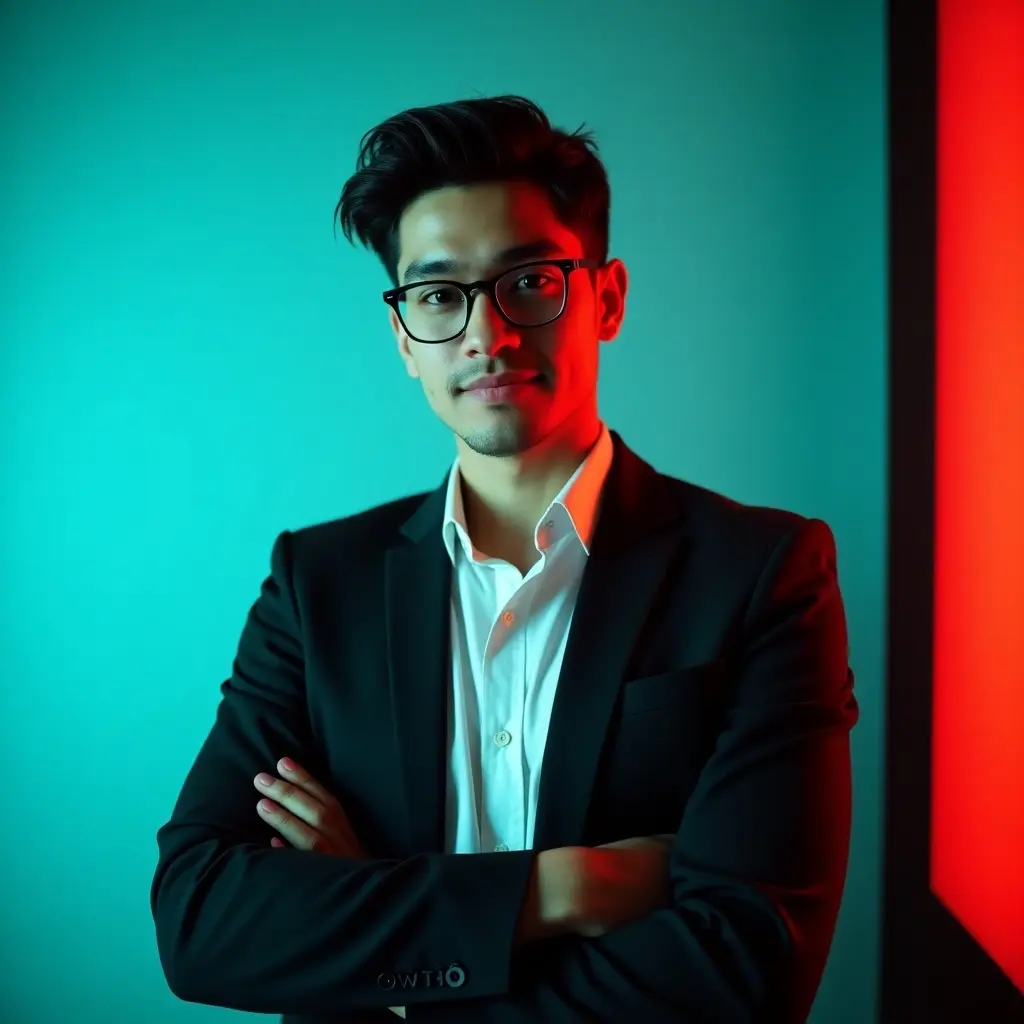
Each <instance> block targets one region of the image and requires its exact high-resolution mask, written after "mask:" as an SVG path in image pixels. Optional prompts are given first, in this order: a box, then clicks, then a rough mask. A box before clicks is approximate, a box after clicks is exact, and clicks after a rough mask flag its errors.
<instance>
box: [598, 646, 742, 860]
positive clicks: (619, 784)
mask: <svg viewBox="0 0 1024 1024" xmlns="http://www.w3.org/2000/svg"><path fill="white" fill-rule="evenodd" d="M724 677H725V672H724V666H723V665H722V664H721V663H720V662H709V663H707V664H701V665H696V666H692V667H687V668H683V669H676V670H675V671H672V672H664V673H661V674H659V675H656V676H646V677H644V678H642V679H633V680H630V681H629V682H626V683H623V685H622V687H621V689H620V691H619V702H618V709H617V714H616V715H615V716H614V718H613V724H612V727H611V730H610V733H609V736H608V743H607V745H606V748H605V752H604V757H603V758H602V766H601V770H600V772H599V775H598V779H597V786H596V789H595V795H594V818H593V819H592V823H593V827H594V829H595V832H594V834H595V835H597V836H610V837H611V838H619V839H621V838H622V837H623V836H640V835H654V834H656V833H660V832H674V831H675V830H676V829H677V828H678V826H679V821H680V818H681V816H682V813H683V809H684V808H685V806H686V802H687V800H688V799H689V795H690V793H691V792H692V791H693V787H694V785H696V782H697V779H698V777H699V775H700V772H701V769H702V768H703V766H704V764H705V762H706V761H707V758H708V756H709V755H710V753H711V751H712V750H713V748H714V745H715V739H716V737H717V734H718V731H719V729H720V728H721V714H720V710H721V709H722V705H723V696H724V692H725V691H724V687H725V678H724ZM605 841H607V839H604V838H602V839H599V840H597V842H605Z"/></svg>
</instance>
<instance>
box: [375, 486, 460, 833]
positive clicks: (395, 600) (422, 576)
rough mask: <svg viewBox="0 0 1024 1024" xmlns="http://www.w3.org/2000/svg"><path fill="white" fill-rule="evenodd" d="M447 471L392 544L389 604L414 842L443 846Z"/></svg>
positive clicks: (395, 704)
mask: <svg viewBox="0 0 1024 1024" xmlns="http://www.w3.org/2000/svg"><path fill="white" fill-rule="evenodd" d="M446 486H447V478H446V479H445V482H444V483H443V484H442V486H441V487H440V488H439V489H438V490H436V491H434V492H433V493H431V494H430V495H428V496H427V498H426V499H425V500H424V501H423V503H422V504H421V505H420V506H419V508H418V509H417V510H416V512H415V513H414V514H413V515H412V517H411V518H410V519H409V520H408V521H407V522H406V523H405V524H404V526H403V527H402V533H403V534H404V536H405V538H406V539H405V540H404V541H403V542H400V543H399V544H397V545H396V546H395V547H392V548H390V549H389V550H388V553H387V559H386V567H385V574H386V580H385V606H386V633H387V646H388V664H389V667H390V689H391V708H392V714H393V723H394V730H395V735H394V740H395V748H394V749H395V750H396V751H397V754H398V758H399V765H400V769H401V775H402V778H403V780H404V783H405V787H404V788H405V794H406V811H407V815H408V819H407V820H408V841H409V849H410V850H411V851H413V852H417V853H418V852H421V851H432V852H438V853H440V852H443V850H444V821H445V806H444V805H445V793H446V790H447V775H446V772H447V760H446V751H445V745H446V741H447V732H448V714H447V712H448V678H449V675H448V668H449V666H448V659H449V634H450V631H451V618H450V597H451V572H452V567H451V560H450V559H449V557H448V552H447V551H446V550H445V546H444V541H443V538H442V536H441V522H442V520H443V518H444V501H445V490H446Z"/></svg>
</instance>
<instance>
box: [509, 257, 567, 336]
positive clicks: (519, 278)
mask: <svg viewBox="0 0 1024 1024" xmlns="http://www.w3.org/2000/svg"><path fill="white" fill-rule="evenodd" d="M496 294H497V296H498V305H499V306H501V308H502V311H503V312H504V313H505V315H506V316H507V317H508V318H509V319H510V320H513V321H514V322H515V323H517V324H519V325H520V326H522V327H535V326H537V325H538V324H543V323H547V322H548V321H549V320H552V319H554V318H555V317H556V316H558V314H559V313H560V312H561V310H562V303H563V302H564V301H565V275H564V274H563V273H562V271H561V270H560V269H559V268H558V267H553V266H551V265H550V264H544V263H536V264H534V265H532V266H529V267H517V268H516V269H515V270H510V271H509V272H508V273H507V274H506V275H505V276H504V277H502V278H501V279H500V280H499V281H498V287H497V289H496Z"/></svg>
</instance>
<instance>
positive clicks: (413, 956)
mask: <svg viewBox="0 0 1024 1024" xmlns="http://www.w3.org/2000/svg"><path fill="white" fill-rule="evenodd" d="M290 543H291V542H290V534H289V533H288V532H287V531H285V532H284V533H282V534H280V535H279V536H278V538H277V539H276V541H275V543H274V546H273V550H272V553H271V574H270V576H269V577H268V578H267V579H266V580H265V581H264V583H263V586H262V588H261V591H260V594H259V597H258V599H257V600H256V602H255V603H254V604H253V606H252V608H251V609H250V612H249V614H248V617H247V619H246V623H245V626H244V629H243V631H242V636H241V639H240V641H239V645H238V653H237V657H236V658H235V660H234V664H233V666H232V673H231V676H230V678H229V679H227V680H226V681H225V682H224V683H223V684H222V685H221V687H220V692H221V700H220V703H219V705H218V707H217V711H216V718H215V721H214V724H213V726H212V729H211V730H210V732H209V735H208V736H207V738H206V740H205V742H204V743H203V744H202V747H201V749H200V751H199V753H198V755H197V756H196V759H195V761H194V763H193V764H192V766H191V769H190V770H189V772H188V774H187V777H186V779H185V782H184V785H183V787H182V789H181V792H180V795H179V796H178V798H177V801H176V803H175V806H174V809H173V812H172V814H171V817H170V820H169V821H168V822H167V823H166V824H164V825H163V826H162V827H161V828H160V829H159V831H158V832H157V845H158V862H157V866H156V871H155V875H154V878H153V881H152V886H151V891H150V902H151V909H152V913H153V918H154V923H155V926H156V939H157V947H158V951H159V956H160V961H161V965H162V968H163V971H164V976H165V978H166V980H167V983H168V985H169V987H170V988H171V990H172V992H174V994H176V995H177V996H179V997H180V998H182V999H184V1000H187V1001H190V1002H198V1003H207V1004H211V1005H215V1006H222V1007H227V1008H231V1009H236V1010H247V1011H251V1012H255V1013H282V1014H286V1013H294V1014H303V1013H305V1014H322V1015H325V1016H332V1018H333V1017H334V1015H338V1016H341V1015H344V1014H345V1013H346V1011H354V1010H357V1009H366V1010H372V1009H374V1008H380V1009H381V1010H382V1011H384V1012H385V1013H386V1010H385V1008H386V1007H387V1006H389V1005H392V1004H400V1003H403V1002H405V1001H406V999H405V993H403V992H400V991H389V990H388V989H387V988H386V987H382V985H381V984H380V983H379V981H378V979H379V978H380V976H381V975H382V974H383V975H385V977H386V978H387V977H393V975H390V974H389V972H394V971H395V970H398V969H399V968H401V969H408V968H410V967H411V968H415V969H417V970H422V973H423V974H424V976H425V977H426V976H428V975H429V977H430V978H434V977H437V976H443V972H446V971H448V969H449V968H450V967H451V965H452V964H453V962H457V963H458V967H459V970H460V971H461V972H462V973H461V975H459V974H457V973H454V972H453V973H452V974H450V975H449V977H451V978H458V979H460V980H461V984H460V986H459V987H458V988H451V987H446V988H444V990H443V996H444V998H446V999H448V1000H453V999H455V1000H459V999H463V998H468V999H475V998H479V997H485V996H488V995H493V994H496V993H504V992H507V991H508V985H509V970H510V962H511V958H512V941H513V935H514V931H515V926H516V922H517V919H518V916H519V910H520V907H521V905H522V902H523V899H524V897H525V893H526V885H527V881H528V878H529V875H530V872H531V868H532V862H533V859H534V857H535V854H534V852H533V851H529V850H527V851H513V852H510V853H489V854H480V855H477V856H456V855H441V854H434V853H424V854H420V855H417V856H413V857H410V858H408V859H404V860H369V861H361V860H348V859H343V858H339V857H334V856H329V855H327V854H320V853H316V852H308V851H301V850H293V849H290V848H286V849H274V848H271V847H270V845H269V843H270V838H271V836H272V835H274V834H275V833H274V832H273V831H272V829H271V828H270V826H269V825H268V824H266V823H265V822H263V821H262V820H260V818H259V815H258V814H257V813H256V803H257V801H258V799H259V794H258V792H257V791H256V789H255V787H254V786H253V778H254V776H255V775H256V774H257V772H259V771H266V770H270V771H273V770H274V765H276V763H277V761H278V760H279V759H280V758H281V757H283V756H285V755H288V756H291V757H294V758H296V759H297V760H298V761H299V762H300V763H303V764H304V765H305V766H307V767H309V768H310V770H314V768H315V766H316V765H317V764H318V763H319V759H318V757H317V751H316V746H315V744H314V742H313V737H312V732H311V728H310V723H309V714H308V709H307V704H306V699H305V689H304V687H305V679H304V664H303V651H302V643H301V634H300V626H299V621H298V614H297V611H296V602H295V600H294V594H293V591H292V585H291V558H290ZM314 774H316V773H315V771H314ZM421 980H423V979H421ZM387 983H388V982H387V981H386V980H385V982H384V984H385V985H386V984H387ZM419 990H420V992H421V993H424V992H426V993H428V994H427V998H435V999H436V998H439V997H440V995H441V991H440V990H439V989H437V988H434V990H433V991H432V992H430V991H429V990H428V989H426V988H424V985H420V986H419ZM418 998H420V999H422V998H423V995H422V994H420V995H418ZM387 1016H388V1017H390V1016H391V1015H390V1014H387Z"/></svg>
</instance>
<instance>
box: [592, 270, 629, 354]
mask: <svg viewBox="0 0 1024 1024" xmlns="http://www.w3.org/2000/svg"><path fill="white" fill-rule="evenodd" d="M596 283H597V314H598V335H597V336H598V337H599V338H600V339H601V341H614V340H615V338H617V337H618V334H619V328H620V327H621V326H622V319H623V317H624V316H625V315H626V291H627V289H628V287H629V274H628V273H627V272H626V265H625V264H624V263H623V262H622V260H619V259H615V260H610V261H609V262H608V263H607V264H606V265H605V266H604V267H602V268H601V269H600V270H599V271H598V272H597V282H596Z"/></svg>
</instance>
